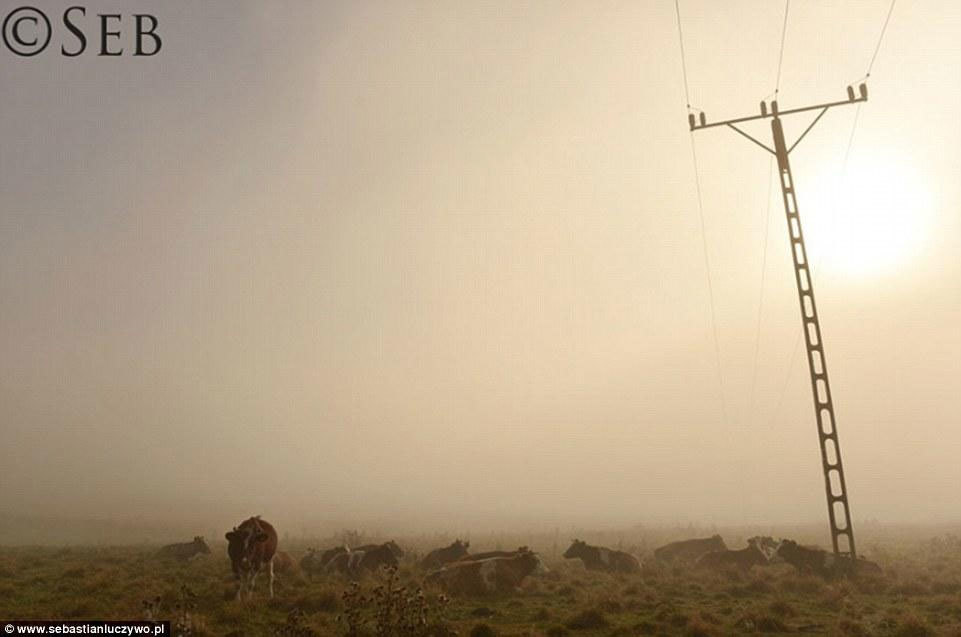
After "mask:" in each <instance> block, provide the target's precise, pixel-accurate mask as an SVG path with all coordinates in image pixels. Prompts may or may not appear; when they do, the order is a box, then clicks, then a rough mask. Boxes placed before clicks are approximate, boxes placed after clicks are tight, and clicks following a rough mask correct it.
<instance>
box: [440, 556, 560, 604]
mask: <svg viewBox="0 0 961 637" xmlns="http://www.w3.org/2000/svg"><path fill="white" fill-rule="evenodd" d="M539 568H542V565H541V560H540V558H539V557H538V556H537V554H536V553H534V552H533V551H530V550H527V551H523V552H518V553H517V554H515V555H513V556H512V557H489V558H486V559H480V560H464V561H456V562H450V563H448V564H447V565H446V566H444V567H442V568H440V569H438V570H436V571H433V572H431V573H429V574H428V575H427V577H426V578H425V579H424V582H425V583H426V584H428V585H433V586H438V587H440V588H442V589H444V590H445V591H447V592H448V593H450V594H453V595H468V596H470V595H488V594H491V593H511V592H514V591H516V590H517V588H518V587H519V586H520V585H521V583H522V582H523V581H524V578H525V577H527V576H528V575H530V574H531V573H533V572H534V571H536V570H538V569H539Z"/></svg>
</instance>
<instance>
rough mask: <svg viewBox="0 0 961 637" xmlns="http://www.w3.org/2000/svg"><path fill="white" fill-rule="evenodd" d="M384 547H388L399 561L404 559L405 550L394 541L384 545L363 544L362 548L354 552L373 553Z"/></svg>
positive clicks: (357, 548) (355, 549)
mask: <svg viewBox="0 0 961 637" xmlns="http://www.w3.org/2000/svg"><path fill="white" fill-rule="evenodd" d="M382 546H386V547H387V548H388V549H390V552H391V553H393V554H394V557H396V558H397V559H400V558H402V557H404V549H402V548H400V545H399V544H397V542H395V541H394V540H388V541H387V542H385V543H384V544H362V545H361V546H358V547H356V548H354V549H352V550H354V551H373V550H375V549H379V548H380V547H382Z"/></svg>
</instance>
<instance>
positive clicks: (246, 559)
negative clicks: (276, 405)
mask: <svg viewBox="0 0 961 637" xmlns="http://www.w3.org/2000/svg"><path fill="white" fill-rule="evenodd" d="M225 537H226V539H227V555H228V557H229V558H230V564H231V569H232V570H233V574H234V577H235V578H236V580H237V582H238V587H237V595H236V596H237V599H241V598H242V597H243V596H244V594H246V595H247V596H248V597H249V596H250V595H251V594H252V593H253V589H254V584H255V582H256V579H257V577H258V575H259V574H260V573H261V572H264V573H265V574H266V576H267V580H268V588H269V592H270V596H271V597H273V595H274V579H275V572H281V573H282V572H285V571H292V570H294V569H295V568H297V566H296V565H295V562H294V560H293V558H292V557H291V556H290V555H289V554H287V553H285V552H283V551H278V550H277V531H276V530H275V529H274V527H273V526H272V525H271V524H269V523H268V522H266V521H264V520H262V519H260V516H255V517H252V518H248V519H246V520H244V521H243V522H241V523H240V524H239V525H238V526H235V527H234V528H233V529H232V530H230V531H228V532H227V533H226V535H225ZM469 549H470V542H465V541H462V540H455V541H454V542H452V543H451V544H450V545H449V546H445V547H442V548H437V549H434V550H432V551H430V552H429V553H427V555H426V556H425V557H423V558H422V559H421V560H420V561H419V566H420V568H421V569H422V570H423V571H424V573H425V575H424V582H425V583H427V584H431V585H434V586H437V587H439V588H441V589H443V590H445V591H446V592H448V593H451V594H459V595H481V594H487V593H505V592H512V591H515V590H517V589H518V587H520V585H521V584H522V582H523V581H524V580H525V579H526V578H527V577H528V576H532V575H537V574H543V573H545V572H547V567H546V566H545V565H544V563H543V562H542V561H541V558H540V556H538V554H537V553H535V552H534V551H532V550H531V549H530V548H528V547H526V546H522V547H520V548H518V549H517V550H515V551H489V552H484V553H473V554H472V553H470V551H469ZM206 553H210V547H208V546H207V543H206V542H205V541H204V539H203V538H202V537H199V536H198V537H195V538H194V540H193V542H186V543H182V544H171V545H168V546H165V547H163V548H162V549H160V551H159V553H158V556H159V557H165V558H172V559H178V560H188V559H190V558H192V557H194V556H195V555H199V554H206ZM402 557H404V551H403V549H402V548H401V547H400V546H399V545H398V544H397V543H396V542H394V541H389V542H385V543H383V544H366V545H363V546H356V547H349V546H347V545H342V546H336V547H333V548H329V549H326V550H317V549H308V550H307V553H306V554H305V555H304V556H303V558H302V559H301V560H300V562H299V568H300V570H301V571H302V572H303V573H304V574H305V575H307V576H308V577H313V576H315V575H321V574H340V575H345V576H348V577H351V578H357V577H360V576H361V575H363V574H364V573H373V572H376V571H377V570H379V569H381V568H382V567H397V566H398V565H399V563H400V558H402ZM653 557H654V562H655V563H660V564H668V565H673V566H675V567H678V566H679V567H690V568H693V569H699V570H700V569H703V570H713V571H728V570H736V571H742V572H746V571H750V570H751V569H752V568H754V567H763V566H767V565H770V564H776V563H783V564H789V565H791V566H793V567H794V568H796V569H797V570H798V571H801V572H805V573H811V574H814V575H820V576H822V577H834V576H837V575H843V574H849V573H853V572H857V573H858V574H864V573H868V574H875V573H880V572H881V569H880V567H879V566H878V565H877V564H874V563H873V562H869V561H867V560H863V559H858V560H857V562H856V563H852V562H851V561H850V560H848V559H844V558H840V559H839V558H837V557H836V556H835V555H834V553H829V552H827V551H824V550H822V549H817V548H812V547H806V546H801V545H799V544H798V543H797V542H794V541H793V540H774V539H773V538H770V537H760V536H759V537H753V538H751V539H749V540H748V545H747V547H746V548H743V549H737V550H731V549H728V548H727V545H726V544H725V543H724V540H723V539H722V538H721V536H720V535H714V536H712V537H709V538H698V539H690V540H683V541H680V542H672V543H670V544H667V545H665V546H662V547H660V548H658V549H656V550H655V551H654V553H653ZM564 558H566V559H579V560H580V561H581V562H582V563H583V565H584V567H585V568H586V569H587V570H591V571H603V572H607V573H621V574H630V573H640V572H641V562H640V561H639V560H638V559H637V558H636V557H635V556H633V555H631V554H630V553H627V552H625V551H618V550H614V549H610V548H605V547H602V546H592V545H590V544H588V543H587V542H584V541H582V540H574V541H573V542H572V543H571V545H570V547H569V548H568V549H567V551H565V552H564Z"/></svg>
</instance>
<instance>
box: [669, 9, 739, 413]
mask: <svg viewBox="0 0 961 637" xmlns="http://www.w3.org/2000/svg"><path fill="white" fill-rule="evenodd" d="M674 11H675V15H676V16H677V37H678V42H680V45H681V70H682V72H683V74H684V96H685V98H686V99H687V109H688V112H690V110H691V91H690V87H689V86H688V80H687V61H686V55H685V52H684V30H683V26H682V24H681V7H680V0H674ZM691 161H692V163H693V164H694V189H695V191H696V193H697V216H698V220H699V221H700V224H701V248H702V250H703V253H704V269H705V272H706V274H707V292H708V299H709V301H710V306H711V333H712V335H713V336H714V357H715V362H716V367H717V384H718V388H719V390H720V394H721V412H722V414H723V416H724V422H725V424H727V422H728V417H727V398H725V396H724V376H723V374H722V372H721V344H720V338H718V333H717V311H716V310H715V302H714V281H713V277H712V276H711V257H710V253H709V252H708V249H707V225H706V224H705V223H704V200H703V197H702V196H701V172H700V169H699V167H698V163H697V146H696V145H695V143H694V131H691Z"/></svg>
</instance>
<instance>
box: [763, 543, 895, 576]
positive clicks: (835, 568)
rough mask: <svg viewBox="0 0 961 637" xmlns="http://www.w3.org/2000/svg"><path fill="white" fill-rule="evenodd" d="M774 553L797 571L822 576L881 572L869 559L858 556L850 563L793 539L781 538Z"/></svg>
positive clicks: (848, 559)
mask: <svg viewBox="0 0 961 637" xmlns="http://www.w3.org/2000/svg"><path fill="white" fill-rule="evenodd" d="M776 554H777V556H778V557H779V558H781V559H783V560H784V561H785V562H787V563H788V564H790V565H791V566H793V567H794V568H796V569H797V570H798V571H799V572H801V573H812V574H814V575H820V576H821V577H824V578H833V577H838V576H841V575H881V574H882V573H883V571H882V570H881V567H880V566H878V565H877V564H876V563H874V562H871V561H869V560H865V559H863V558H858V560H857V562H854V563H853V564H852V562H851V560H850V558H843V557H841V558H839V557H837V556H835V555H834V553H831V552H828V551H825V550H823V549H819V548H813V547H808V546H801V545H800V544H798V543H797V542H795V541H794V540H781V543H780V544H779V545H778V547H777V553H776ZM852 566H853V568H852Z"/></svg>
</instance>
